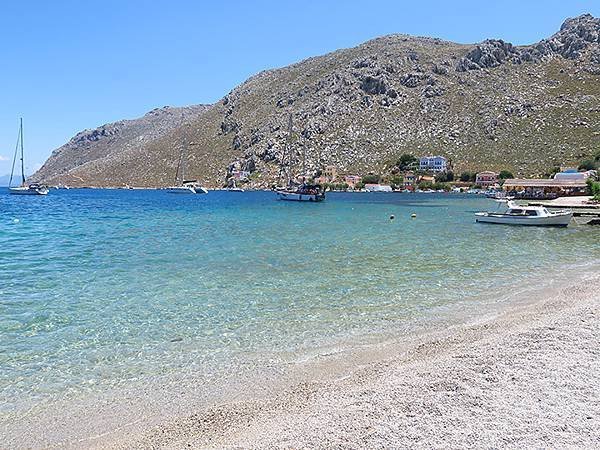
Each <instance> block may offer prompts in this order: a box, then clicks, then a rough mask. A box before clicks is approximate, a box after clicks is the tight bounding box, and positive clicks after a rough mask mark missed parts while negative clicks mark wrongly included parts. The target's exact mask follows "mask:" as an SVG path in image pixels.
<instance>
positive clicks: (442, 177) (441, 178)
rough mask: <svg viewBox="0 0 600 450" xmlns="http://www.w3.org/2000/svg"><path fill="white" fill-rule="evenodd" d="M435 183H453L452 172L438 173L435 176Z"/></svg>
mask: <svg viewBox="0 0 600 450" xmlns="http://www.w3.org/2000/svg"><path fill="white" fill-rule="evenodd" d="M435 181H437V182H438V183H447V182H449V181H454V172H452V171H451V170H447V171H446V172H440V173H438V174H437V175H436V176H435Z"/></svg>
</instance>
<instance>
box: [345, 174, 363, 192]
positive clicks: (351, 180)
mask: <svg viewBox="0 0 600 450" xmlns="http://www.w3.org/2000/svg"><path fill="white" fill-rule="evenodd" d="M361 180H362V178H361V177H360V176H359V175H346V176H345V177H344V182H345V183H346V184H347V185H348V188H350V189H355V188H356V185H357V184H358V183H360V181H361Z"/></svg>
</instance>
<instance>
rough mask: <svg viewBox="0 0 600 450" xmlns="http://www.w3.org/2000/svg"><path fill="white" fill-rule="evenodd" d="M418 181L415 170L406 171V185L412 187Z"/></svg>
mask: <svg viewBox="0 0 600 450" xmlns="http://www.w3.org/2000/svg"><path fill="white" fill-rule="evenodd" d="M416 181H417V177H416V175H415V173H414V172H404V181H403V183H404V187H405V188H407V189H408V188H412V187H413V186H414V185H415V183H416Z"/></svg>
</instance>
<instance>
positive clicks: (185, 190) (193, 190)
mask: <svg viewBox="0 0 600 450" xmlns="http://www.w3.org/2000/svg"><path fill="white" fill-rule="evenodd" d="M167 192H169V193H170V194H208V191H207V190H206V188H203V187H193V186H175V187H170V188H167Z"/></svg>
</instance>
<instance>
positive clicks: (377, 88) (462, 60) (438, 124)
mask: <svg viewBox="0 0 600 450" xmlns="http://www.w3.org/2000/svg"><path fill="white" fill-rule="evenodd" d="M191 108H192V110H193V111H194V113H193V114H190V115H189V120H187V121H186V124H185V125H182V124H181V123H179V124H178V123H176V122H173V123H172V126H169V127H165V129H164V132H160V133H153V132H152V131H151V128H144V129H143V130H139V131H138V135H137V137H136V136H134V133H132V134H131V140H129V141H127V142H129V143H130V144H131V143H133V142H135V145H133V144H131V145H125V146H123V145H121V144H120V143H117V142H115V144H114V145H112V144H111V146H110V151H108V150H107V149H106V148H105V147H102V148H103V149H104V150H102V151H101V150H97V153H98V157H94V158H89V157H88V156H87V155H88V154H89V153H90V151H89V149H90V148H91V147H92V146H91V144H90V143H89V142H88V139H84V140H83V141H82V142H81V139H79V138H78V137H77V136H76V137H75V138H74V139H73V140H72V141H71V142H70V143H68V144H66V145H65V146H63V147H61V148H60V149H58V150H57V151H55V152H54V153H53V154H52V156H51V157H50V159H49V160H48V162H47V163H46V164H45V165H44V167H42V168H41V169H40V170H39V171H38V172H37V173H36V174H35V175H34V176H33V177H32V180H34V181H42V182H46V183H49V184H58V183H59V180H61V179H63V178H64V179H65V181H64V182H65V183H66V182H67V180H68V183H69V184H75V185H95V186H122V185H123V184H130V185H137V186H161V185H165V184H168V182H167V181H168V179H169V177H168V176H167V174H168V173H169V172H172V171H173V167H174V166H175V165H176V160H177V156H178V154H179V151H178V149H179V148H180V146H181V145H182V142H184V143H185V145H187V146H188V147H189V150H188V154H189V162H188V168H189V175H190V177H193V178H198V179H199V180H201V181H202V182H203V183H205V184H206V185H208V186H211V187H220V186H223V184H224V183H225V182H226V180H227V178H228V177H229V176H231V175H232V173H234V172H236V171H244V172H247V173H248V174H249V183H250V185H251V186H253V187H268V186H269V185H271V184H272V183H273V182H275V181H276V174H277V172H278V166H279V163H280V162H281V160H282V158H283V152H284V148H285V145H286V140H287V139H288V120H289V117H290V116H291V117H292V123H293V128H292V132H293V133H292V142H291V147H292V158H291V161H292V164H296V168H297V167H298V165H297V164H298V163H299V161H300V160H301V158H302V155H304V154H306V158H307V166H308V169H310V170H317V169H319V168H323V167H325V166H327V165H334V166H336V167H337V168H338V171H340V172H346V173H359V174H364V173H367V172H369V171H374V172H384V171H386V170H387V169H388V168H389V167H390V166H391V165H392V164H393V163H394V162H395V161H396V160H397V158H398V157H399V155H400V154H402V153H405V152H408V153H412V154H415V155H422V154H432V153H433V154H441V155H443V156H446V157H448V158H450V160H451V162H452V164H453V166H454V168H455V170H456V171H462V170H483V169H485V170H500V169H509V170H511V171H513V172H514V173H515V174H516V175H518V176H529V175H541V174H543V173H545V172H546V171H548V170H550V169H551V168H552V167H554V166H557V165H565V164H572V163H576V162H577V161H580V160H581V159H583V158H585V157H588V156H590V155H592V153H593V151H594V149H595V148H596V147H597V146H598V140H599V136H600V20H599V19H597V18H594V17H592V16H591V15H589V14H586V15H582V16H579V17H576V18H572V19H568V20H567V21H565V22H564V24H563V25H562V27H561V28H560V30H559V31H558V32H557V33H555V34H554V35H553V36H551V37H549V38H547V39H544V40H542V41H540V42H538V43H535V44H532V45H527V46H514V45H512V44H510V43H508V42H505V41H503V40H499V39H490V40H486V41H484V42H482V43H479V44H456V43H452V42H446V41H442V40H440V39H435V38H426V37H413V36H407V35H402V34H398V35H389V36H384V37H381V38H377V39H373V40H371V41H368V42H366V43H364V44H362V45H359V46H357V47H354V48H349V49H343V50H338V51H335V52H332V53H329V54H326V55H323V56H319V57H314V58H309V59H307V60H304V61H301V62H299V63H297V64H293V65H290V66H288V67H284V68H280V69H274V70H267V71H264V72H261V73H259V74H257V75H255V76H253V77H251V78H250V79H248V80H247V81H245V82H244V83H242V84H241V85H239V86H238V87H236V88H235V89H233V90H232V91H231V92H230V93H229V94H227V95H226V96H225V97H223V99H222V100H220V101H219V102H217V103H215V104H214V105H211V106H208V107H191ZM197 108H199V109H197ZM168 117H169V116H168V115H165V116H164V121H166V120H167V118H168ZM159 122H160V124H161V126H162V124H163V119H161V118H159V120H158V122H153V123H155V124H156V125H155V126H158V123H159ZM78 136H79V135H78ZM94 138H95V137H94ZM117 144H118V145H117ZM95 148H96V147H95ZM95 152H96V150H95Z"/></svg>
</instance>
